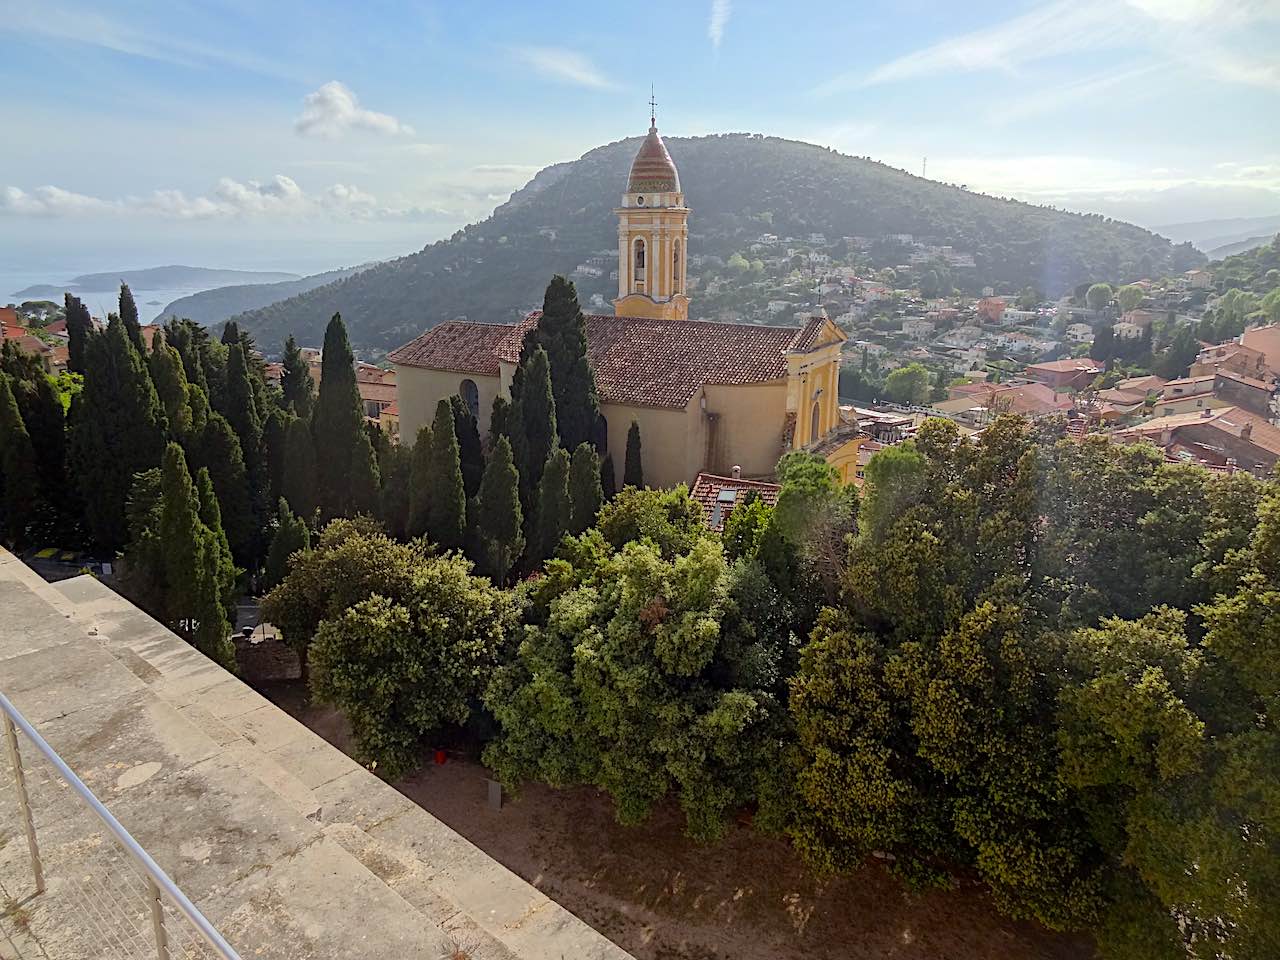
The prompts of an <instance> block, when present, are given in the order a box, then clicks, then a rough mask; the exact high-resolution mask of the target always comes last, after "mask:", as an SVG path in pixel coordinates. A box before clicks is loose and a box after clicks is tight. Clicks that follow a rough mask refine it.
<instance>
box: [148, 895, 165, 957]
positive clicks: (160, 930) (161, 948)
mask: <svg viewBox="0 0 1280 960" xmlns="http://www.w3.org/2000/svg"><path fill="white" fill-rule="evenodd" d="M147 896H148V898H150V900H151V929H152V931H154V933H155V935H156V958H157V960H169V935H168V934H167V933H165V929H164V901H162V900H161V899H160V888H159V887H157V886H156V882H155V881H154V880H152V879H151V877H150V876H148V877H147Z"/></svg>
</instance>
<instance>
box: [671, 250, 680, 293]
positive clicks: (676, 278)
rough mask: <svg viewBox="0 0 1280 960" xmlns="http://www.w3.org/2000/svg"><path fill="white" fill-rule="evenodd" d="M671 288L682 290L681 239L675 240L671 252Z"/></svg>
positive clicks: (677, 291) (677, 290)
mask: <svg viewBox="0 0 1280 960" xmlns="http://www.w3.org/2000/svg"><path fill="white" fill-rule="evenodd" d="M671 281H672V282H671V289H672V290H673V291H674V292H675V293H679V292H680V241H679V240H677V241H676V242H675V246H674V247H673V248H672V253H671Z"/></svg>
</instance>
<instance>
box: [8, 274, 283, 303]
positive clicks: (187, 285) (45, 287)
mask: <svg viewBox="0 0 1280 960" xmlns="http://www.w3.org/2000/svg"><path fill="white" fill-rule="evenodd" d="M297 279H299V277H298V275H297V274H296V273H275V272H267V271H262V270H218V269H213V268H210V267H184V266H167V267H148V268H147V269H145V270H114V271H107V272H105V273H84V274H81V275H80V276H78V277H73V278H72V279H71V281H70V282H69V283H64V284H36V285H34V286H30V287H27V288H26V289H24V290H16V291H14V292H13V293H12V294H11V296H14V297H57V298H61V296H62V293H63V291H68V292H70V293H85V292H94V293H97V292H102V291H108V290H114V289H116V288H117V287H119V286H120V284H121V283H127V284H129V286H130V287H131V288H132V289H133V291H134V293H137V292H139V291H142V290H182V289H189V290H199V289H205V290H208V289H211V288H213V287H226V286H230V285H231V284H233V283H278V282H280V281H284V280H297Z"/></svg>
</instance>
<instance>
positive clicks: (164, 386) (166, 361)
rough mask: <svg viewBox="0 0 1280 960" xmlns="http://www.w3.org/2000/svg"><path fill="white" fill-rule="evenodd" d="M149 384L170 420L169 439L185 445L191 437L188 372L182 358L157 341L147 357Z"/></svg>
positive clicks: (173, 350)
mask: <svg viewBox="0 0 1280 960" xmlns="http://www.w3.org/2000/svg"><path fill="white" fill-rule="evenodd" d="M147 366H148V367H149V368H150V371H151V382H152V384H154V385H155V388H156V395H157V396H158V397H159V398H160V404H161V405H162V406H163V407H164V413H165V418H166V419H167V420H168V421H169V439H170V440H176V441H178V442H179V443H183V444H185V443H187V442H188V440H189V439H190V437H191V426H192V414H191V400H190V397H189V396H188V394H189V392H190V390H189V388H188V386H187V373H186V370H184V369H183V366H182V357H181V356H179V354H178V351H177V350H175V349H174V348H173V347H171V346H169V345H168V344H167V343H164V342H160V341H158V342H157V343H156V348H155V349H154V350H152V351H151V355H150V356H149V357H148V358H147Z"/></svg>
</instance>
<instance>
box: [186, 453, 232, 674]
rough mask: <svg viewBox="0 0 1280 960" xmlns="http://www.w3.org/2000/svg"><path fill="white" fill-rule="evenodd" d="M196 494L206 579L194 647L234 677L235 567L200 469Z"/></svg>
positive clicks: (205, 472)
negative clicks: (232, 633)
mask: <svg viewBox="0 0 1280 960" xmlns="http://www.w3.org/2000/svg"><path fill="white" fill-rule="evenodd" d="M196 491H197V494H198V498H199V504H200V525H201V527H202V533H203V537H204V561H205V569H204V574H205V575H204V577H203V578H202V582H201V592H200V597H199V602H198V606H197V608H196V619H197V621H198V626H197V627H196V631H195V646H196V649H197V650H199V651H200V652H201V653H203V654H204V655H205V656H206V657H208V658H209V659H211V660H213V661H214V662H215V663H218V664H221V665H222V666H223V667H225V668H226V669H227V670H230V671H232V672H233V673H234V672H235V670H236V645H235V642H234V641H233V640H232V639H231V623H230V622H229V621H230V619H231V618H233V617H234V615H235V590H236V567H235V564H234V563H232V562H231V550H230V548H229V547H228V546H227V537H226V534H224V533H223V532H222V523H221V517H220V515H219V512H218V498H217V496H216V495H215V494H214V491H213V482H212V480H211V479H210V478H209V471H208V470H206V469H204V468H203V467H201V468H200V471H199V473H197V474H196Z"/></svg>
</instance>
